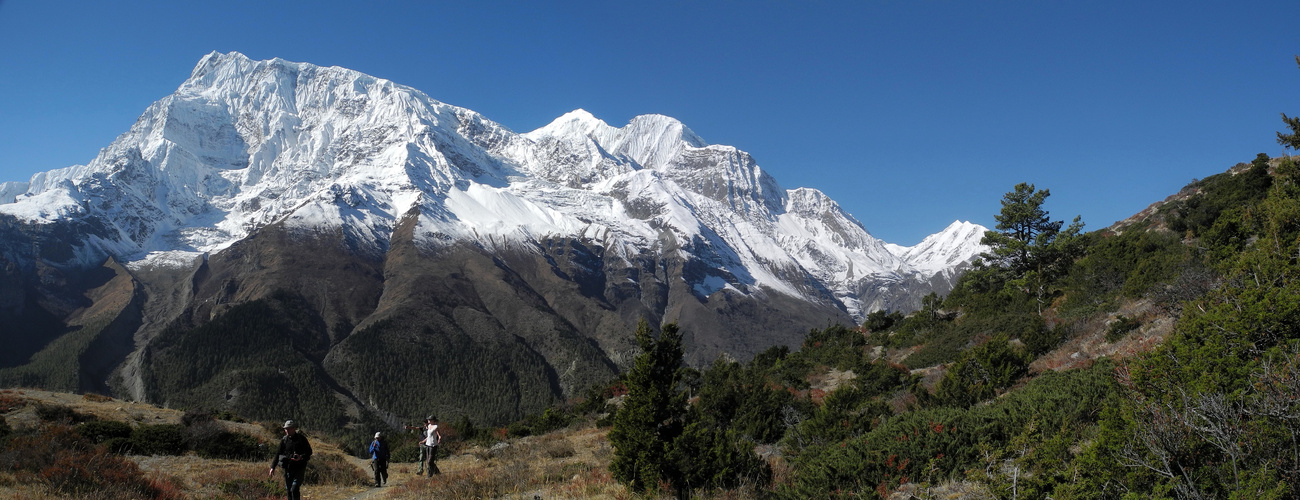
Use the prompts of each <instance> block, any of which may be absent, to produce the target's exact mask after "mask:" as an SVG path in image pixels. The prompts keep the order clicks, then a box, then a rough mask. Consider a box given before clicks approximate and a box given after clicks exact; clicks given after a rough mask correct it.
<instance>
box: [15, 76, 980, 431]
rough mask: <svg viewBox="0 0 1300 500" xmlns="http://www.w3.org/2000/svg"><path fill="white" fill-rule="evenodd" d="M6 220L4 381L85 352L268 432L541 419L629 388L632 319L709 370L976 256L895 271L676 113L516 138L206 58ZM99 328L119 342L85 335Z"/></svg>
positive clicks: (375, 90) (821, 211)
mask: <svg viewBox="0 0 1300 500" xmlns="http://www.w3.org/2000/svg"><path fill="white" fill-rule="evenodd" d="M0 203H2V204H0V259H3V260H2V261H0V316H3V318H9V319H12V320H13V323H12V324H16V325H19V324H20V325H23V327H22V328H21V329H20V330H19V331H16V332H15V333H13V334H12V335H13V336H14V337H15V338H21V339H22V340H21V341H20V343H21V344H22V345H23V346H25V347H24V350H22V351H21V352H19V353H18V354H15V355H12V356H10V358H12V359H9V358H5V360H4V363H3V366H4V367H6V368H3V369H0V377H4V378H3V380H8V381H15V380H26V379H22V378H21V377H22V376H24V375H22V374H23V373H28V372H31V371H32V370H35V371H37V372H39V371H40V370H39V369H37V368H34V367H33V365H32V363H34V361H35V360H36V359H37V358H36V356H39V355H40V354H41V353H44V352H47V351H49V352H53V351H60V350H63V349H65V347H66V346H64V345H63V344H66V343H67V342H66V341H63V340H61V339H64V338H65V337H67V336H68V335H70V334H69V333H68V331H69V329H73V330H76V331H81V332H83V333H82V335H85V336H88V337H92V338H99V337H101V336H104V335H109V336H112V338H113V339H117V340H103V341H100V342H107V343H108V344H112V345H114V346H119V347H117V348H114V349H107V350H103V353H104V354H103V356H99V357H100V358H102V359H96V360H94V361H93V362H86V361H82V362H78V363H73V366H74V367H75V370H78V373H79V374H80V378H82V379H85V381H86V384H88V385H85V386H82V385H80V383H78V386H77V387H59V388H61V389H65V390H85V389H94V388H97V387H103V386H104V384H105V383H111V384H112V385H113V387H114V390H116V391H117V392H119V393H123V394H128V395H131V396H132V397H135V398H136V399H154V400H159V401H162V402H166V401H172V402H174V403H175V404H186V405H195V404H204V405H216V406H223V405H224V406H228V407H238V408H243V409H244V411H252V412H256V411H258V410H257V408H258V405H259V404H262V403H265V402H266V400H267V398H271V397H273V396H274V395H277V394H278V395H283V394H282V391H281V390H280V389H274V387H275V386H277V385H288V386H291V387H294V388H296V389H297V390H304V391H305V390H309V389H310V390H319V391H325V392H329V393H333V394H336V395H337V397H336V398H334V400H335V402H334V403H330V402H322V401H316V400H311V401H316V402H315V403H309V401H308V400H310V398H307V399H303V398H299V399H300V401H299V407H300V408H302V409H306V408H307V407H313V408H315V407H319V408H321V409H322V411H324V412H325V413H331V412H333V413H336V414H337V415H352V417H348V418H342V417H339V418H335V417H337V415H335V416H332V417H330V419H331V420H329V422H325V424H326V425H330V426H337V425H347V424H348V423H349V422H353V421H356V420H357V419H358V418H360V417H358V416H357V415H361V414H373V415H381V416H385V417H386V418H401V417H406V416H412V415H418V414H423V413H425V412H427V403H424V402H422V401H419V400H420V399H424V400H436V401H439V403H437V404H438V405H440V406H439V408H440V411H442V412H444V413H446V414H466V415H471V416H474V417H476V418H478V419H483V420H489V421H502V420H505V419H508V418H514V417H516V416H518V415H519V414H521V413H523V412H528V411H536V410H538V409H540V408H541V407H543V406H545V405H546V404H547V403H549V402H550V401H552V400H554V399H555V398H560V397H564V396H566V395H571V394H573V393H574V392H575V391H576V390H579V389H581V388H583V387H585V386H586V385H588V384H590V383H592V382H595V381H599V380H603V379H606V378H608V377H610V376H612V375H613V374H614V373H616V372H617V370H618V369H619V368H620V367H621V366H623V365H624V364H625V363H627V362H628V361H629V360H630V356H631V355H632V354H633V350H634V342H633V341H632V338H631V332H632V330H633V328H634V326H635V323H636V322H637V321H638V320H639V319H640V318H646V319H647V320H649V321H650V322H651V323H652V324H660V323H663V322H669V321H676V322H678V323H679V325H680V326H681V327H682V329H683V331H684V332H685V333H686V345H687V349H688V359H689V361H690V362H692V363H694V364H697V365H698V364H704V363H708V362H710V361H712V360H713V359H714V358H716V357H717V356H719V355H724V354H725V355H729V356H733V357H737V358H742V359H743V358H747V357H749V356H752V355H753V354H755V353H756V352H758V351H760V350H762V349H765V348H767V347H770V346H772V345H777V344H797V343H798V341H799V340H800V339H801V337H802V334H803V333H804V332H806V331H807V330H808V329H809V328H813V327H819V326H824V325H826V324H827V323H829V322H856V321H859V320H860V319H861V317H862V316H863V315H865V314H866V313H867V312H869V311H871V310H875V309H880V308H889V309H894V310H908V309H912V308H915V307H916V304H917V303H919V298H920V297H921V296H923V295H925V294H927V293H930V292H931V291H939V292H945V291H946V288H945V287H947V286H950V284H951V280H952V279H953V278H954V276H955V273H957V272H959V271H960V269H962V266H964V265H965V264H966V263H968V262H969V260H970V259H971V258H973V257H974V256H975V255H976V254H977V253H978V252H979V251H980V250H981V248H980V246H979V245H978V241H979V236H980V235H981V234H982V228H979V227H978V226H974V225H970V224H957V223H955V224H954V226H952V227H950V228H949V229H947V230H945V231H944V232H942V233H940V234H938V235H936V236H934V237H931V238H928V239H927V240H926V242H923V243H922V244H921V245H918V246H916V247H911V248H901V247H894V248H891V247H890V246H888V245H886V244H885V243H884V242H881V241H880V240H878V239H876V238H874V237H872V236H871V235H870V234H869V233H868V232H867V231H866V230H865V229H864V228H863V227H862V225H861V224H860V223H859V222H858V221H856V220H855V219H854V218H853V217H852V216H850V215H849V214H847V213H845V212H844V211H843V210H841V209H840V208H839V206H838V205H837V204H836V203H835V202H834V201H833V200H831V199H829V198H828V197H826V196H825V195H824V194H822V193H821V192H819V191H817V190H815V189H809V188H799V189H794V190H786V189H783V188H781V187H780V186H779V184H778V183H777V182H776V180H775V179H773V178H772V177H771V176H770V175H768V174H767V173H766V172H765V171H763V170H762V169H761V168H760V167H759V166H758V164H757V162H756V161H755V160H754V158H752V157H751V156H750V155H749V154H747V153H745V152H744V151H741V150H738V149H736V148H734V147H730V146H721V145H710V144H708V143H706V142H705V141H704V140H703V139H701V138H700V137H699V136H697V135H696V134H695V133H694V132H692V131H690V129H689V128H687V127H686V126H685V125H683V124H682V123H680V122H678V121H677V120H674V119H672V118H669V117H664V116H657V115H647V116H641V117H637V118H635V119H634V120H633V121H632V122H631V123H629V124H628V125H627V126H624V127H622V128H616V127H612V126H610V125H608V124H605V123H604V122H601V121H600V120H598V119H596V118H595V117H593V116H591V115H590V114H589V113H586V112H584V111H581V110H579V111H575V112H573V113H569V114H567V115H565V116H562V117H560V118H559V119H557V120H556V121H555V122H553V123H551V124H550V125H548V126H546V127H543V128H541V129H539V130H536V131H533V132H530V133H527V134H517V133H514V132H513V131H510V130H509V129H507V128H505V127H503V126H501V125H499V124H496V123H494V122H492V121H490V120H488V119H486V118H485V117H483V116H481V115H479V114H477V113H474V112H473V111H470V110H466V109H463V108H457V107H455V106H450V105H447V104H444V103H441V102H438V101H436V100H433V99H431V98H429V97H428V96H426V95H424V94H423V93H421V92H419V91H417V90H414V89H411V88H408V87H404V86H401V85H398V84H395V83H393V82H389V81H386V80H382V79H377V78H373V77H370V76H367V75H364V74H361V73H357V72H354V71H350V70H346V69H342V68H322V67H317V66H313V65H310V64H304V63H291V62H286V61H283V60H279V59H276V60H271V61H252V60H249V59H248V58H246V57H244V56H243V55H240V54H235V53H232V54H217V53H213V54H210V55H208V56H206V57H204V58H203V60H202V61H200V63H199V65H198V66H197V67H196V68H195V70H194V72H193V74H192V75H191V77H190V78H189V79H188V80H187V81H186V82H185V83H183V84H182V85H181V86H180V88H178V89H177V91H176V92H175V93H174V94H172V95H170V96H167V97H165V98H164V99H162V100H160V101H158V102H157V103H155V104H154V105H152V106H151V107H150V108H149V109H148V110H146V112H145V114H144V115H142V116H141V118H140V119H139V120H138V121H137V122H136V124H135V125H134V126H132V128H131V130H130V131H128V132H127V133H125V134H123V135H122V136H120V137H119V138H118V139H117V140H116V141H114V142H113V144H112V145H110V146H109V147H107V148H105V149H104V150H103V151H101V153H100V154H99V156H97V157H96V158H95V159H94V160H93V161H91V162H90V163H88V164H86V165H79V166H73V167H69V168H66V169H61V170H56V171H51V172H44V173H41V174H38V175H36V176H34V177H33V178H32V179H31V180H30V181H29V182H26V183H5V184H3V185H0ZM105 262H109V264H104V263H105ZM117 262H125V263H126V265H125V266H121V265H117V264H116V263H117ZM106 268H110V269H113V270H114V271H113V272H114V273H115V274H114V275H115V276H122V277H124V278H121V279H127V280H128V281H129V282H130V283H132V285H131V286H132V287H133V288H132V290H133V292H132V295H131V296H132V297H133V299H132V300H130V301H126V302H121V303H118V302H112V304H114V305H112V306H109V305H107V304H110V303H108V302H103V300H105V299H104V298H103V297H106V296H107V295H105V294H103V293H100V292H95V290H99V289H100V288H102V287H101V286H100V285H99V284H97V282H96V281H95V280H91V279H88V278H85V276H87V275H88V273H95V272H101V273H102V272H103V271H96V270H97V269H106ZM119 295H120V294H114V296H119ZM95 308H99V309H112V310H115V311H117V312H118V313H119V314H118V317H123V318H127V319H125V320H110V321H109V323H111V324H112V325H113V326H112V327H111V328H108V329H107V330H105V329H104V328H100V329H92V328H88V327H87V325H85V324H83V323H78V322H77V320H76V318H77V317H78V316H77V315H78V314H80V313H78V312H77V311H79V310H83V309H84V310H89V309H95ZM257 311H261V312H257ZM267 315H272V316H274V317H266V316H267ZM106 328H107V327H106ZM123 328H125V329H127V330H126V331H128V335H127V337H129V339H130V342H126V343H122V342H120V340H121V338H122V334H121V333H120V331H123V330H122V329H123ZM92 330H93V331H94V333H92ZM105 331H111V332H110V333H103V332H105ZM113 332H119V333H113ZM241 335H245V336H247V335H262V336H266V337H268V338H267V342H272V343H276V345H277V347H276V348H275V349H272V350H273V351H274V352H277V353H279V354H278V355H277V356H273V357H272V358H274V359H269V358H264V357H263V355H262V354H259V350H258V348H259V346H258V345H257V343H256V342H252V341H251V340H249V339H247V338H245V337H241ZM223 336H226V338H228V340H229V341H228V342H224V343H223V342H215V343H211V342H210V339H208V337H215V338H223ZM105 338H107V337H105ZM241 338H243V339H244V340H239V339H241ZM241 342H243V343H241ZM120 346H127V347H126V348H122V347H120ZM262 347H264V346H262ZM190 362H193V363H197V364H198V365H201V369H200V367H195V368H193V369H189V370H176V369H175V368H177V367H176V366H174V365H175V364H177V363H181V364H184V363H190ZM268 363H269V366H278V365H277V363H281V364H283V366H279V367H278V368H275V369H274V370H272V369H269V368H268ZM105 367H112V372H113V375H112V376H108V375H107V373H108V371H109V370H107V369H105ZM24 370H26V371H24ZM299 372H301V373H300V374H299V375H292V374H295V373H299ZM377 381H390V382H400V383H397V384H394V383H384V382H377ZM413 381H416V382H418V383H419V384H420V385H421V386H427V387H428V389H427V390H424V389H422V390H423V391H424V392H423V394H427V395H430V397H427V398H416V400H413V399H412V398H410V397H409V396H408V395H407V392H406V391H407V389H406V388H405V387H404V386H405V385H406V384H409V383H412V382H413ZM187 387H188V388H189V389H187ZM195 387H200V388H202V390H190V389H192V388H195ZM273 389H274V390H273ZM187 391H188V392H187ZM290 392H293V391H290ZM485 400H486V401H485ZM253 416H256V415H253ZM276 418H278V417H276ZM349 419H350V420H349Z"/></svg>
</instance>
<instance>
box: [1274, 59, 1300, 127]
mask: <svg viewBox="0 0 1300 500" xmlns="http://www.w3.org/2000/svg"><path fill="white" fill-rule="evenodd" d="M1295 62H1296V64H1297V65H1300V56H1296V58H1295ZM1282 122H1284V123H1286V126H1287V128H1290V129H1291V133H1290V134H1284V133H1282V132H1278V133H1277V143H1278V144H1281V145H1282V147H1286V148H1291V149H1297V150H1300V116H1295V117H1291V116H1287V115H1286V113H1282Z"/></svg>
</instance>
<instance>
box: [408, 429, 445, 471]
mask: <svg viewBox="0 0 1300 500" xmlns="http://www.w3.org/2000/svg"><path fill="white" fill-rule="evenodd" d="M437 421H438V419H436V418H433V415H429V416H427V417H424V426H423V427H413V426H410V425H408V426H406V428H407V429H419V430H420V469H419V470H417V471H416V472H415V475H417V476H419V475H422V474H424V470H425V464H428V469H429V477H433V475H434V474H442V471H440V470H438V463H437V460H438V444H439V443H441V442H442V433H440V432H438V424H437V423H436V422H437Z"/></svg>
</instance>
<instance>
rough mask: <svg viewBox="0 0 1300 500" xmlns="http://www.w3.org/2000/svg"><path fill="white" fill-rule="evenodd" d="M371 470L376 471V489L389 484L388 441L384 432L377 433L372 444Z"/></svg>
mask: <svg viewBox="0 0 1300 500" xmlns="http://www.w3.org/2000/svg"><path fill="white" fill-rule="evenodd" d="M370 468H371V470H374V471H375V486H376V487H379V486H383V485H384V483H387V482H388V441H387V440H385V439H384V433H382V432H376V433H375V440H374V441H371V442H370Z"/></svg>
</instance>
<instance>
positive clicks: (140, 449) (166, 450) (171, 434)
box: [131, 424, 185, 455]
mask: <svg viewBox="0 0 1300 500" xmlns="http://www.w3.org/2000/svg"><path fill="white" fill-rule="evenodd" d="M131 447H132V448H133V449H134V451H135V452H136V453H139V454H141V455H180V454H182V453H185V435H184V429H183V428H182V427H181V426H180V425H177V424H155V425H142V426H140V427H136V429H135V431H133V432H132V433H131Z"/></svg>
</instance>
